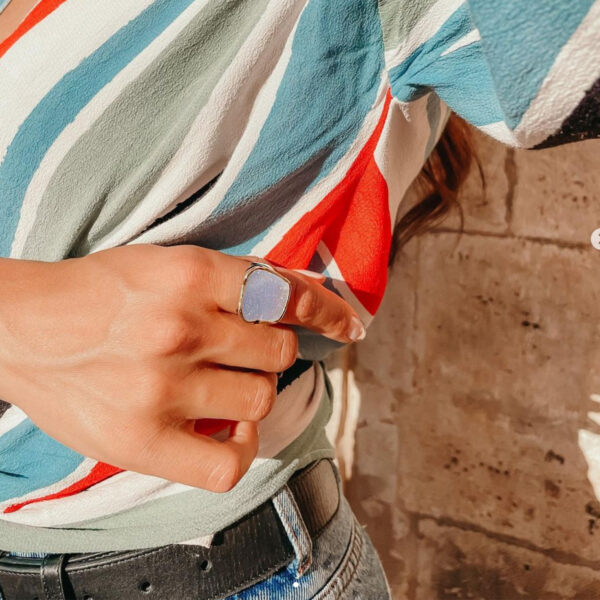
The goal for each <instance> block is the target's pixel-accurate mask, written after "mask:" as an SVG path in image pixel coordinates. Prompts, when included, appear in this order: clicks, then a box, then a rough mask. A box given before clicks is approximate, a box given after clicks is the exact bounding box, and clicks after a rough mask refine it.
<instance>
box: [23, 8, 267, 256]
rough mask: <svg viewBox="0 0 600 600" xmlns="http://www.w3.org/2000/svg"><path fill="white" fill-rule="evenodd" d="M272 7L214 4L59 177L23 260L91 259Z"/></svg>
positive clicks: (104, 119)
mask: <svg viewBox="0 0 600 600" xmlns="http://www.w3.org/2000/svg"><path fill="white" fill-rule="evenodd" d="M267 4H268V0H253V2H248V1H247V0H226V1H223V0H213V1H211V2H209V4H208V5H207V6H206V7H204V8H203V9H202V11H201V12H200V13H199V14H198V15H196V16H195V17H194V18H193V19H192V20H191V21H190V23H189V24H188V25H187V26H186V27H185V28H184V30H183V31H182V32H181V33H180V34H179V35H178V37H177V38H176V39H175V40H174V41H173V42H172V43H171V44H170V45H169V46H168V47H167V48H166V49H165V50H164V51H163V52H162V53H161V54H160V55H159V56H158V57H157V59H156V60H155V61H154V62H153V63H152V64H151V65H150V66H149V67H148V68H147V69H146V70H145V71H144V72H143V73H142V74H141V75H140V76H139V77H138V78H137V79H136V80H135V81H133V82H132V83H131V84H129V85H128V86H127V87H126V88H125V89H124V90H123V92H122V93H121V94H120V96H119V97H118V98H117V99H116V100H115V101H114V102H113V103H112V104H111V105H110V106H109V107H108V109H107V110H106V111H105V112H104V113H103V114H102V116H101V117H100V118H99V119H98V121H96V122H95V123H94V125H93V126H92V128H91V129H90V130H88V131H87V132H86V133H85V134H84V135H82V136H81V138H79V139H78V140H77V142H76V143H75V144H74V145H73V147H72V148H71V149H70V150H69V152H68V153H67V155H66V156H65V158H64V159H63V161H62V163H61V164H60V166H59V168H58V169H57V170H56V172H55V173H54V174H53V176H52V179H51V181H50V184H49V186H48V188H47V189H46V190H45V192H44V195H43V198H42V202H41V204H40V207H39V208H38V212H37V215H36V222H35V223H34V226H33V228H32V230H31V233H30V235H29V237H28V238H27V240H26V244H25V248H24V253H23V258H35V259H43V260H60V259H62V258H65V257H66V256H80V255H84V254H87V253H88V252H89V251H90V247H91V246H92V245H93V243H94V242H95V241H97V240H98V239H100V238H102V237H103V236H105V235H106V234H108V233H110V232H112V231H114V229H115V227H117V225H118V224H119V223H121V222H122V221H123V219H124V218H125V217H126V216H127V215H128V214H129V213H130V212H131V211H132V210H133V209H134V208H135V207H136V206H138V205H139V203H140V201H141V200H142V199H143V198H144V196H145V195H146V194H147V193H148V191H149V190H150V189H151V187H152V186H153V185H154V184H155V183H156V181H157V180H158V178H159V177H160V174H161V172H162V171H163V169H164V168H165V166H166V165H167V164H168V162H169V161H170V159H171V158H172V156H173V154H174V153H175V152H176V150H177V149H178V148H179V146H180V145H181V143H182V141H183V139H184V137H185V135H186V134H187V132H188V131H189V129H190V127H191V125H192V123H193V121H194V119H195V118H196V117H197V115H198V113H199V111H200V110H201V109H202V107H203V106H204V105H205V104H206V102H207V100H208V98H209V96H210V94H211V93H212V91H213V90H214V87H215V85H216V84H217V82H218V81H219V79H220V78H221V76H222V75H223V73H224V71H225V70H226V69H227V67H228V66H229V65H230V64H231V62H232V61H233V59H234V57H235V56H236V54H237V53H238V51H239V49H240V47H241V46H242V44H243V43H244V41H245V40H246V38H247V37H248V35H249V34H250V32H251V31H252V29H253V28H254V27H255V26H256V24H257V23H258V21H259V20H260V18H261V16H262V15H263V14H264V11H265V8H266V6H267ZM149 99H150V100H149Z"/></svg>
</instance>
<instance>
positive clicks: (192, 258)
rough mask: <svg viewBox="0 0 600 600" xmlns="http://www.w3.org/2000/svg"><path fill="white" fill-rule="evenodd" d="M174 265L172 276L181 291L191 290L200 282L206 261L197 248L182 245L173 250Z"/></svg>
mask: <svg viewBox="0 0 600 600" xmlns="http://www.w3.org/2000/svg"><path fill="white" fill-rule="evenodd" d="M173 251H174V264H173V266H172V271H171V272H172V274H173V276H174V277H175V278H176V281H177V283H178V285H179V286H180V289H181V290H184V291H185V290H191V289H195V288H197V287H198V282H199V281H202V273H203V271H204V270H205V269H206V268H207V265H206V262H207V261H206V260H204V257H203V255H202V253H201V252H200V251H199V249H198V248H196V247H195V246H191V245H183V246H178V247H176V248H173Z"/></svg>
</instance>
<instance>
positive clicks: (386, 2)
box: [379, 0, 437, 50]
mask: <svg viewBox="0 0 600 600" xmlns="http://www.w3.org/2000/svg"><path fill="white" fill-rule="evenodd" d="M436 1H437V0H379V15H380V17H381V28H382V30H383V43H384V46H385V49H386V50H390V49H392V48H395V47H396V46H398V45H399V44H400V43H401V42H403V41H404V40H405V39H406V38H407V36H408V34H409V33H410V32H411V31H412V30H413V29H414V27H415V25H416V24H417V23H418V22H419V21H420V20H421V18H422V17H423V15H424V14H425V13H426V12H427V11H428V10H429V9H430V8H431V6H432V5H433V4H435V2H436Z"/></svg>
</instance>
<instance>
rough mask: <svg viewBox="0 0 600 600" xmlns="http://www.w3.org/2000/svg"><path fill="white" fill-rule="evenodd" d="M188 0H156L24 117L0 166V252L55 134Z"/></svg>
mask: <svg viewBox="0 0 600 600" xmlns="http://www.w3.org/2000/svg"><path fill="white" fill-rule="evenodd" d="M192 2H193V0H156V2H154V3H153V4H152V5H151V6H149V7H148V8H147V9H146V10H144V11H143V12H142V13H141V14H139V15H138V16H137V17H136V18H135V19H133V20H131V21H130V22H129V23H128V24H127V25H125V26H124V27H122V28H121V29H120V30H119V31H118V32H117V33H115V35H113V36H112V37H111V38H110V39H109V40H107V41H106V42H105V43H104V44H103V45H102V46H100V48H98V50H96V51H95V52H94V53H93V54H91V55H90V56H89V57H87V58H86V59H84V60H83V61H82V62H81V63H80V64H79V66H78V67H76V68H75V69H73V70H72V71H70V72H69V73H67V74H66V75H65V76H64V77H63V78H62V79H61V80H60V81H59V82H58V83H57V84H56V85H55V86H54V87H53V88H52V89H51V90H50V91H49V92H48V94H47V95H46V96H45V97H44V98H43V99H42V100H41V101H40V103H39V104H38V105H37V106H36V108H35V109H34V110H33V111H32V112H31V114H30V115H29V116H28V117H27V119H26V120H25V122H24V123H23V125H22V126H21V127H20V129H19V131H18V132H17V134H16V135H15V137H14V139H13V141H12V142H11V144H10V146H9V147H8V149H7V152H6V156H5V157H4V161H3V162H2V164H1V165H0V198H2V214H1V218H0V256H8V255H9V253H10V248H11V245H12V240H13V238H14V234H15V231H16V228H17V224H18V221H19V214H20V210H21V205H22V203H23V198H24V196H25V192H26V190H27V187H28V185H29V183H30V181H31V178H32V177H33V175H34V173H35V172H36V171H37V169H38V168H39V166H40V162H41V161H42V159H43V158H44V156H45V154H46V152H47V151H48V149H49V148H50V147H51V146H52V144H53V143H54V141H55V140H56V138H57V137H58V136H59V135H60V133H61V132H62V131H63V129H64V128H65V127H66V126H67V125H68V124H69V123H71V122H72V121H73V120H74V119H75V117H76V116H77V114H78V113H79V112H80V111H81V109H82V108H83V107H84V106H85V105H86V104H87V103H88V102H89V101H90V100H91V99H92V98H93V97H94V96H95V95H96V94H97V93H98V92H99V91H100V90H101V89H102V88H103V87H104V86H105V85H106V84H107V83H108V82H109V81H111V80H112V79H113V78H114V77H115V76H116V75H117V74H118V73H119V72H120V71H121V70H122V69H123V68H124V67H125V66H126V65H127V64H129V63H130V62H131V61H132V60H133V59H134V58H135V57H136V56H137V55H138V54H139V53H140V52H141V51H142V50H144V48H146V47H147V46H148V44H150V43H151V42H152V41H153V40H154V39H155V38H156V37H157V36H158V35H160V33H162V32H163V31H164V29H165V28H166V27H167V26H168V25H169V24H170V23H172V22H173V21H174V20H175V19H176V18H177V17H178V16H179V15H180V14H181V13H182V12H183V11H184V10H185V9H186V8H187V7H188V6H189V5H190V4H191V3H192ZM90 167H91V168H93V167H92V166H90ZM73 200H75V199H73Z"/></svg>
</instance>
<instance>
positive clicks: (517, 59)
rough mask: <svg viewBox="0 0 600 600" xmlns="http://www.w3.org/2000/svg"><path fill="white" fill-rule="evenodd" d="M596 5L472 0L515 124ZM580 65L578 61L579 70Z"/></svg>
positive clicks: (508, 117) (584, 0) (567, 0)
mask: <svg viewBox="0 0 600 600" xmlns="http://www.w3.org/2000/svg"><path fill="white" fill-rule="evenodd" d="M593 4H594V0H576V1H574V0H538V1H537V2H535V1H532V0H525V1H524V0H469V6H470V8H471V15H472V18H473V21H474V22H475V24H476V25H477V28H478V29H479V31H480V33H481V39H482V46H483V52H484V54H485V60H486V61H487V64H488V68H489V70H490V72H491V74H492V78H493V80H494V87H495V89H496V93H497V95H498V98H499V99H500V104H501V105H502V109H503V113H504V115H505V121H506V124H507V125H508V126H509V127H510V128H511V129H515V128H516V127H517V125H518V124H519V123H520V122H521V119H522V118H523V115H524V114H525V112H526V111H527V109H528V108H529V105H530V104H531V102H532V100H534V99H535V97H536V96H537V94H538V91H539V89H540V86H541V85H542V83H543V81H544V79H545V78H546V75H548V72H549V71H550V69H551V68H552V65H553V64H554V62H555V60H556V57H557V56H558V54H559V52H560V51H561V50H562V48H563V47H564V46H565V44H567V43H568V41H569V39H570V38H571V36H572V35H573V33H575V30H576V29H577V28H578V27H579V25H580V24H581V22H582V20H583V19H584V17H585V16H586V15H587V13H588V12H589V10H590V8H591V6H592V5H593ZM594 26H595V27H598V23H595V24H594ZM589 51H590V52H593V51H594V50H593V49H590V50H589ZM577 68H578V67H577V65H576V64H574V65H573V72H574V73H576V72H577ZM568 85H569V83H568V82H565V86H568Z"/></svg>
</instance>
